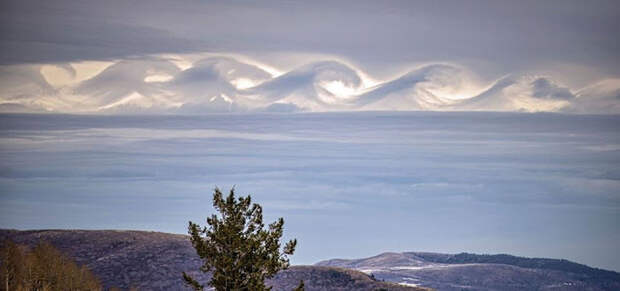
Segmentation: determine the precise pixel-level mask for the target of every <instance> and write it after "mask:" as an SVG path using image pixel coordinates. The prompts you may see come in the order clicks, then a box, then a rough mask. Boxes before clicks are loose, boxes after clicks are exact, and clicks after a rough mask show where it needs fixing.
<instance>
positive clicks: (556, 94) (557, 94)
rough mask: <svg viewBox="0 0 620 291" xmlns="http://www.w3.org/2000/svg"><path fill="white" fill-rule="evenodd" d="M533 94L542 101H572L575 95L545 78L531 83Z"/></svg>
mask: <svg viewBox="0 0 620 291" xmlns="http://www.w3.org/2000/svg"><path fill="white" fill-rule="evenodd" d="M532 86H533V91H534V92H533V94H532V96H534V97H536V98H543V99H572V98H575V95H574V94H573V93H572V92H571V91H570V89H568V88H566V87H561V86H559V85H557V84H555V83H553V82H552V81H550V80H549V79H547V78H538V79H536V80H534V81H533V82H532Z"/></svg>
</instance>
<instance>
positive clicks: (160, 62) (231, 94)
mask: <svg viewBox="0 0 620 291" xmlns="http://www.w3.org/2000/svg"><path fill="white" fill-rule="evenodd" d="M0 69H1V70H0V82H1V83H2V87H1V88H0V102H1V103H0V110H2V111H4V112H65V113H66V112H69V113H73V112H80V113H105V114H110V113H177V114H183V113H192V114H199V113H208V112H252V111H289V112H290V111H367V110H373V111H375V110H395V111H419V110H433V111H523V112H538V111H548V112H568V113H607V114H615V113H620V79H607V80H603V81H599V82H596V83H594V84H591V85H588V86H586V87H584V88H581V89H573V88H568V87H567V86H564V85H562V84H560V83H559V82H557V81H554V80H553V79H552V78H550V77H548V76H537V75H514V74H513V75H508V76H504V77H501V78H499V79H498V80H496V81H494V82H492V83H490V84H482V85H479V86H477V87H476V88H473V89H472V86H468V85H470V83H468V82H470V81H469V80H472V79H476V78H477V76H475V74H473V73H471V71H470V70H467V69H466V68H463V67H462V66H457V65H451V64H427V65H424V66H419V67H416V68H412V69H410V70H409V71H408V72H405V73H402V74H399V75H396V76H394V77H392V78H389V79H385V80H377V79H374V78H372V77H369V76H372V74H371V72H364V71H362V70H361V69H359V68H357V67H355V66H352V65H350V64H348V63H346V62H343V61H338V60H333V59H332V60H326V61H317V62H312V63H309V64H305V65H301V66H299V67H296V68H294V69H291V70H289V71H286V72H282V71H279V70H274V69H273V68H272V67H270V66H266V65H264V64H260V63H257V62H254V61H252V60H251V59H249V58H247V57H246V58H244V57H231V56H209V57H203V58H198V59H195V58H194V59H191V58H188V57H183V56H151V57H146V58H137V59H127V60H119V61H114V62H107V63H103V64H99V68H95V69H93V67H92V66H91V67H88V66H85V65H84V63H83V62H82V63H64V64H55V65H35V64H29V65H11V66H3V67H0ZM85 71H91V75H90V76H88V77H87V78H82V79H80V78H79V77H78V76H80V75H82V76H83V75H87V74H86V73H85ZM93 71H94V72H95V73H92V72H93ZM60 75H62V77H63V78H64V79H63V80H59V78H60V77H59V76H60Z"/></svg>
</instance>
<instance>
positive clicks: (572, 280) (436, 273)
mask: <svg viewBox="0 0 620 291" xmlns="http://www.w3.org/2000/svg"><path fill="white" fill-rule="evenodd" d="M316 266H333V267H341V268H348V269H354V270H358V271H362V272H364V273H367V274H372V275H373V276H374V277H375V278H377V279H380V280H385V281H390V282H398V283H402V284H407V285H411V286H425V287H431V288H434V289H437V290H446V291H448V290H450V291H451V290H506V291H509V290H515V291H516V290H620V273H617V272H613V271H607V270H602V269H596V268H591V267H588V266H586V265H582V264H578V263H574V262H571V261H567V260H557V259H544V258H524V257H516V256H511V255H506V254H500V255H476V254H468V253H460V254H438V253H421V252H405V253H383V254H380V255H378V256H374V257H370V258H364V259H355V260H342V259H333V260H327V261H322V262H319V263H317V264H316Z"/></svg>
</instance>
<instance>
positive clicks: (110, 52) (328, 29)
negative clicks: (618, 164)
mask: <svg viewBox="0 0 620 291" xmlns="http://www.w3.org/2000/svg"><path fill="white" fill-rule="evenodd" d="M0 5H1V6H2V7H1V9H0V10H1V11H0V16H1V17H0V19H1V20H0V21H1V25H0V50H1V51H2V54H0V65H3V68H2V71H1V72H0V73H1V74H0V81H3V90H0V98H2V100H0V101H2V102H0V103H3V104H0V105H4V107H7V108H8V109H3V111H10V110H11V108H14V107H15V106H17V105H19V106H25V107H28V109H27V110H30V111H33V110H52V111H60V112H67V111H71V112H75V111H80V110H81V111H101V110H102V108H103V107H105V108H106V109H108V108H110V106H113V105H118V104H117V103H115V102H118V101H121V100H123V99H124V98H127V97H128V96H130V95H131V93H132V92H133V91H135V92H138V93H139V94H141V95H140V98H142V99H145V98H152V97H153V96H154V95H155V93H153V92H152V91H151V95H149V96H146V97H144V96H142V95H143V94H142V93H143V92H140V90H139V89H135V90H130V92H129V93H127V94H125V95H119V96H116V99H114V100H112V101H111V102H109V103H106V104H99V103H98V104H97V106H99V107H92V108H90V107H89V108H84V107H83V103H80V102H76V99H79V98H78V97H75V95H79V94H81V95H80V96H81V97H84V96H85V97H84V98H91V99H96V96H91V95H84V94H85V93H84V92H83V91H79V90H74V89H75V88H74V87H70V88H68V89H67V88H64V87H63V88H60V87H59V86H58V84H51V87H52V89H53V90H47V89H46V88H41V87H40V85H41V84H40V83H37V85H36V86H34V87H32V86H31V87H28V88H23V87H22V88H17V89H15V88H11V89H10V90H9V89H7V88H8V87H10V85H7V83H9V84H15V83H24V82H30V81H32V80H35V79H41V76H39V73H40V71H41V69H40V68H41V67H40V66H41V65H45V64H57V65H59V66H61V68H69V69H71V70H77V69H75V64H76V63H78V62H80V61H95V60H97V61H109V62H117V61H119V60H127V59H134V60H135V59H143V58H144V57H146V56H148V57H149V58H152V57H154V56H155V57H160V56H162V55H168V56H169V55H171V54H173V55H175V56H190V55H191V54H205V53H208V54H210V55H228V56H230V55H231V54H234V55H235V56H237V57H239V56H241V57H243V58H242V59H243V60H252V61H253V62H260V63H262V64H266V65H268V66H270V67H272V68H276V69H277V70H279V71H280V72H288V71H291V70H294V69H296V68H298V67H300V66H303V65H305V64H308V63H312V62H317V61H324V60H338V61H340V62H344V63H346V64H347V65H348V66H351V67H353V68H354V69H355V70H357V71H360V72H363V73H364V74H366V75H368V76H370V77H371V78H374V79H375V80H376V81H377V82H378V83H383V82H388V81H390V80H393V79H395V78H398V77H399V76H400V75H401V74H404V73H406V72H409V71H411V70H413V69H415V68H416V67H419V66H422V65H424V64H436V63H442V64H450V65H454V66H458V67H459V68H461V69H462V70H464V71H466V72H467V73H468V74H467V81H466V83H467V85H468V86H469V87H468V90H465V89H463V88H460V89H459V90H460V91H459V92H460V93H459V94H456V95H458V96H460V97H475V96H477V95H478V94H481V93H482V92H483V91H484V89H485V88H488V87H491V86H493V84H494V82H496V81H497V80H499V79H501V78H502V77H505V76H507V75H511V76H532V75H534V76H544V77H545V78H547V79H548V80H551V81H552V83H553V84H557V86H559V87H561V88H563V89H562V90H569V91H571V92H572V93H573V95H574V96H576V97H579V90H581V89H583V88H584V87H588V86H589V88H591V87H596V88H595V89H596V90H594V91H595V92H596V94H590V95H595V96H594V97H592V98H595V99H596V98H598V99H606V100H607V101H605V102H606V103H604V104H602V105H601V104H600V103H598V107H596V106H594V105H591V104H590V103H588V104H585V105H584V102H573V101H570V100H569V101H567V102H564V103H561V102H559V103H558V102H556V104H554V105H553V106H543V107H544V108H543V107H540V106H538V107H537V106H533V107H532V106H529V105H528V106H525V107H526V108H522V107H524V106H523V105H522V104H523V103H528V104H531V103H533V102H536V101H538V100H533V101H532V100H529V101H525V102H521V101H515V102H513V101H510V102H511V103H520V104H521V105H518V106H515V105H514V104H513V105H510V106H508V107H509V108H507V107H506V106H490V107H489V106H487V107H484V106H482V107H480V108H474V109H475V110H494V111H498V110H499V111H502V110H510V111H540V110H542V111H566V112H586V113H609V112H608V111H610V110H609V109H608V108H609V103H610V102H611V103H612V104H613V105H615V106H614V107H618V106H617V103H618V101H617V100H618V94H619V93H618V92H620V91H619V90H620V42H619V39H620V38H618V37H617V32H618V31H619V30H620V25H619V19H620V9H619V6H620V5H619V4H618V2H617V1H261V2H260V4H259V3H256V2H253V1H247V2H245V1H188V0H181V1H165V0H153V1H141V0H136V1H116V0H110V1H91V0H87V1H77V2H76V1H64V0H58V1H43V2H41V1H30V0H24V1H3V2H2V4H0ZM198 59H199V58H196V57H195V56H194V57H193V59H191V60H190V66H191V65H192V64H191V62H194V61H196V60H198ZM237 60H239V59H238V58H237ZM25 63H30V64H36V66H39V67H34V69H33V70H31V71H30V73H24V70H23V68H24V66H7V65H23V64H25ZM29 68H32V67H29ZM263 68H264V67H263ZM46 74H47V75H46V78H45V79H46V81H47V83H49V82H50V80H49V79H50V73H49V72H48V73H46ZM78 75H79V72H78ZM20 77H21V78H22V79H19V80H20V81H19V82H17V81H11V82H12V83H11V82H8V81H7V80H16V78H20ZM244 77H247V76H244ZM144 78H145V76H140V78H138V79H139V80H140V81H142V79H144ZM254 81H255V82H254V83H252V84H253V85H256V84H258V82H257V80H254ZM336 81H337V79H336ZM602 81H605V82H607V83H605V85H604V86H603V85H601V83H600V82H602ZM47 83H46V84H45V85H47ZM74 83H77V81H75V82H74ZM444 83H445V82H444ZM450 84H452V83H450ZM73 85H76V84H73ZM158 85H162V84H158ZM444 85H445V84H444ZM76 86H77V85H76ZM115 86H117V85H115ZM140 86H141V84H134V87H136V88H138V87H140ZM321 86H322V85H321ZM205 87H206V85H205ZM237 87H239V86H237ZM452 87H454V86H452ZM601 87H603V88H604V90H603V91H604V92H602V93H601V89H600V88H601ZM361 89H364V90H365V89H367V86H366V87H363V88H361ZM361 89H360V90H353V91H354V93H355V94H354V95H356V96H357V95H359V94H360V93H359V92H361V91H363V90H361ZM461 89H462V90H461ZM451 90H453V91H455V90H456V91H458V90H457V89H454V88H452V89H451ZM42 92H44V93H45V94H47V95H49V96H53V100H54V101H50V100H47V99H41V98H42V97H41V96H42V95H45V94H43V93H42ZM60 92H62V93H60ZM165 92H166V94H167V95H165V96H167V97H165V98H168V99H166V102H168V103H166V106H167V107H171V106H173V105H174V104H176V105H178V104H188V103H196V102H195V100H196V99H197V98H198V97H196V96H195V94H193V95H192V96H190V97H184V98H181V99H178V98H177V99H174V98H172V99H174V100H170V98H169V95H180V94H186V95H187V91H182V90H181V91H178V90H177V91H174V90H173V89H171V88H169V87H167V88H166V90H165ZM331 92H332V93H334V92H335V91H331ZM589 92H590V93H592V92H591V91H589ZM236 93H238V92H236ZM307 93H308V92H305V91H304V94H307ZM340 93H341V92H335V95H337V97H347V96H344V95H343V94H340ZM432 93H433V94H435V93H436V92H432ZM218 94H225V93H223V92H218ZM278 94H280V95H278V96H279V97H281V98H280V99H279V100H275V99H274V100H275V101H274V100H272V101H273V102H278V103H290V104H293V105H295V106H297V107H300V108H302V109H305V110H310V111H313V110H314V111H316V110H320V111H324V110H326V109H325V106H314V105H313V106H310V105H307V104H305V103H304V102H300V101H299V100H296V101H295V100H290V98H289V99H287V97H290V96H289V95H290V94H291V92H290V90H289V91H286V90H284V91H279V93H278ZM398 94H405V93H403V92H399V93H398ZM407 94H410V95H411V94H412V93H411V92H407ZM415 94H418V95H419V92H416V93H415ZM528 94H529V95H528ZM216 95H217V94H216ZM225 95H227V96H228V97H230V98H231V100H232V101H238V100H237V99H239V98H240V97H239V98H237V97H238V96H231V94H229V93H228V94H225ZM522 95H528V96H530V95H537V94H536V93H530V92H528V93H527V94H522ZM67 96H71V97H67ZM214 96H215V95H214ZM81 97H80V98H81ZM211 97H212V96H208V98H211ZM448 97H450V96H448ZM460 97H459V98H460ZM131 98H132V100H134V103H140V104H139V105H136V106H138V107H140V106H141V107H149V108H151V107H152V106H151V105H152V103H153V102H151V101H149V102H146V101H143V102H137V101H135V100H136V99H138V97H136V96H133V97H131ZM158 98H159V97H158ZM165 98H164V99H165ZM188 98H191V99H192V102H189V101H188ZM205 98H206V97H205ZM534 98H536V96H534ZM58 99H63V102H64V104H65V105H66V104H69V103H70V105H67V106H65V107H62V106H60V105H59V104H55V103H54V102H55V101H56V100H58ZM159 99H160V100H161V99H162V98H159ZM582 99H583V98H582ZM609 99H613V101H609ZM563 101H566V100H563ZM123 102H124V103H123V104H126V103H127V102H125V101H123ZM425 102H426V101H425ZM52 103H54V104H52ZM237 103H239V102H237ZM241 103H243V102H241ZM431 103H432V102H431ZM569 103H570V104H569ZM144 104H148V106H146V105H144ZM134 105H135V104H134ZM268 105H271V103H269V104H261V106H263V107H266V106H268ZM106 106H107V107H106ZM244 106H245V108H247V107H248V105H247V104H244ZM134 107H135V106H134ZM164 107H165V106H164ZM186 107H188V106H186ZM203 107H204V106H202V107H201V108H203ZM249 107H252V106H249ZM254 107H256V106H254ZM254 107H252V108H254ZM319 107H320V108H319ZM391 107H399V108H398V109H402V110H420V109H423V110H426V109H429V108H426V107H424V106H422V107H424V108H417V107H416V106H413V107H411V106H409V105H407V104H402V102H401V103H400V104H399V105H398V106H396V105H390V106H388V108H386V106H385V104H383V105H381V106H378V107H377V106H372V108H366V109H373V110H377V109H380V110H383V109H394V108H391ZM418 107H419V106H418ZM513 107H515V108H513ZM445 108H447V107H442V109H445ZM459 108H460V107H459ZM560 108H561V109H562V110H560ZM606 108H607V109H606ZM330 109H334V108H331V107H330ZM430 109H437V108H430ZM452 109H454V108H452ZM465 109H467V110H472V108H469V107H467V108H465ZM24 110H25V109H24ZM336 110H343V109H342V108H336ZM151 111H153V108H151ZM618 111H620V109H614V110H611V112H613V113H617V112H618Z"/></svg>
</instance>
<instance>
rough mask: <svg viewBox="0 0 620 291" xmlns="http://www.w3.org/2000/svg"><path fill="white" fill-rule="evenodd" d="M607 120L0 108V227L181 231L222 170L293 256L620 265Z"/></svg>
mask: <svg viewBox="0 0 620 291" xmlns="http://www.w3.org/2000/svg"><path fill="white" fill-rule="evenodd" d="M619 127H620V116H614V115H567V114H545V113H537V114H519V113H487V112H340V113H311V114H277V115H276V114H207V115H201V116H183V115H174V116H161V115H145V116H135V115H132V116H127V115H125V116H101V115H96V116H91V115H57V114H34V115H33V114H24V115H22V114H10V115H7V114H3V115H0V145H1V147H0V193H2V195H0V227H5V228H104V229H115V228H125V229H152V230H160V231H171V232H178V233H185V232H186V227H187V221H188V220H192V221H203V219H204V217H205V216H206V215H208V214H209V213H212V209H211V208H210V206H211V201H210V193H211V191H212V189H213V187H214V186H216V185H217V186H220V187H222V188H225V189H226V188H228V187H230V186H232V185H235V184H236V185H237V190H238V193H240V194H252V198H254V200H255V201H258V202H259V203H260V204H261V205H263V206H264V207H265V214H266V215H268V216H269V217H268V218H266V220H268V221H272V220H273V219H274V218H276V217H284V218H285V220H286V227H285V229H286V233H285V234H286V235H287V236H291V237H296V238H298V239H299V241H300V245H299V250H298V251H299V253H297V254H296V255H295V256H294V259H295V260H296V261H295V263H304V264H309V263H314V262H317V261H319V260H321V259H327V258H333V257H363V256H367V255H373V254H376V253H378V252H381V251H388V250H391V251H396V250H401V251H402V250H427V251H441V252H462V251H469V252H481V253H514V254H521V255H527V256H545V257H557V258H568V259H573V260H576V261H579V262H583V263H588V264H592V265H593V266H597V267H605V268H610V269H614V270H620V253H619V252H617V251H616V250H617V249H618V242H619V241H620V228H618V215H619V213H620V155H619V153H620V130H619ZM524 213H527V215H523V214H524ZM326 238H328V239H327V240H326ZM326 241H327V242H328V243H326ZM352 246H354V247H352Z"/></svg>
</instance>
